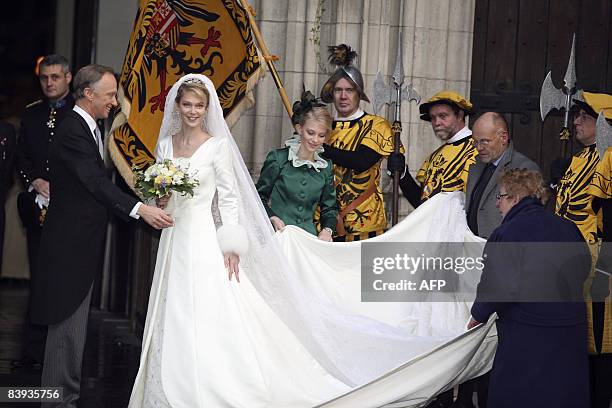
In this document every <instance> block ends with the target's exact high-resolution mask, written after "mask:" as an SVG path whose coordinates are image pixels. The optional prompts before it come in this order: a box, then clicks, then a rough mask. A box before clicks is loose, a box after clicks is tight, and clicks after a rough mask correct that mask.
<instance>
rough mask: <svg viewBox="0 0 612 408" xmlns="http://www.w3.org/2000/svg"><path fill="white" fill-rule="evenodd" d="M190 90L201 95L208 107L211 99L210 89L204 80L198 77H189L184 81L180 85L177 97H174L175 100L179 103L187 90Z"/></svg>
mask: <svg viewBox="0 0 612 408" xmlns="http://www.w3.org/2000/svg"><path fill="white" fill-rule="evenodd" d="M189 91H191V92H193V93H195V94H196V95H198V97H200V98H201V99H202V100H203V101H204V104H205V105H206V107H208V102H209V101H210V94H209V93H208V89H206V85H204V82H202V81H199V80H197V79H194V80H191V79H188V80H186V81H185V82H183V83H182V84H181V86H179V89H178V90H177V91H176V98H175V99H174V100H175V102H176V103H177V104H178V103H180V102H181V99H182V98H183V96H184V95H185V92H189Z"/></svg>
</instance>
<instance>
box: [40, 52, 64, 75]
mask: <svg viewBox="0 0 612 408" xmlns="http://www.w3.org/2000/svg"><path fill="white" fill-rule="evenodd" d="M51 65H59V66H61V67H62V72H63V73H64V74H67V73H69V72H70V63H69V62H68V59H67V58H66V57H64V56H63V55H59V54H51V55H47V56H46V57H45V58H43V59H42V61H40V65H39V68H42V67H50V66H51Z"/></svg>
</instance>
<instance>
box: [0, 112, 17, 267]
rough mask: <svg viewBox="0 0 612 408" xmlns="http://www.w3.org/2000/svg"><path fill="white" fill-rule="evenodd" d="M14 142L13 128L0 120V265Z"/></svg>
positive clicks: (0, 262)
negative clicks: (5, 204) (5, 205)
mask: <svg viewBox="0 0 612 408" xmlns="http://www.w3.org/2000/svg"><path fill="white" fill-rule="evenodd" d="M15 143H16V138H15V128H13V126H12V125H10V124H8V123H5V122H0V265H2V247H3V246H4V226H5V222H4V221H5V214H4V203H5V202H6V195H7V193H8V190H9V188H10V187H11V185H12V184H13V166H14V161H15Z"/></svg>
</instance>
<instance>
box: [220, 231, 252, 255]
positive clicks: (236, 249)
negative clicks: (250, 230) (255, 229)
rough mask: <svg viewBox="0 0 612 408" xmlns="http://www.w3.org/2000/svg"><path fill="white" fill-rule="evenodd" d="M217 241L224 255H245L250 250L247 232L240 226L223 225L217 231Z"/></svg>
mask: <svg viewBox="0 0 612 408" xmlns="http://www.w3.org/2000/svg"><path fill="white" fill-rule="evenodd" d="M217 241H219V248H221V252H223V253H227V252H233V253H235V254H238V255H244V254H246V253H247V251H248V250H249V239H248V237H247V233H246V230H245V229H244V228H243V227H241V226H240V225H222V226H221V228H219V229H218V230H217Z"/></svg>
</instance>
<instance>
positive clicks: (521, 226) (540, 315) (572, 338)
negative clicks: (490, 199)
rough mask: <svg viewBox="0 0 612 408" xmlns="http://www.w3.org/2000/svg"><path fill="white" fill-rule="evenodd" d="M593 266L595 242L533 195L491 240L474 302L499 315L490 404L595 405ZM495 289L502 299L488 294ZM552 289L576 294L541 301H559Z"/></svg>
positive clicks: (481, 314) (477, 313) (484, 316)
mask: <svg viewBox="0 0 612 408" xmlns="http://www.w3.org/2000/svg"><path fill="white" fill-rule="evenodd" d="M511 243H512V244H511ZM521 243H528V244H521ZM552 243H556V244H552ZM502 245H503V246H502ZM544 249H548V250H544ZM555 249H556V250H555ZM589 269H590V254H589V250H588V247H587V245H586V243H584V240H583V238H582V235H581V234H580V231H579V230H578V228H577V227H576V226H575V225H574V224H573V223H572V222H570V221H568V220H566V219H563V218H561V217H558V216H556V215H554V214H552V213H548V212H546V211H545V210H544V207H543V206H542V205H541V204H540V203H539V202H538V201H537V200H536V199H534V198H530V197H527V198H524V199H523V200H521V201H519V202H518V203H517V204H516V205H515V206H514V207H513V208H512V209H511V210H510V211H509V212H508V213H507V215H506V217H505V218H504V220H503V223H502V224H501V225H500V226H499V227H498V228H497V229H496V230H495V231H494V232H493V234H492V235H491V238H490V239H489V241H488V242H487V245H486V247H485V268H484V271H483V274H482V277H481V281H480V283H479V285H478V293H477V297H476V302H475V303H474V305H473V306H472V316H474V318H475V319H476V320H478V321H480V322H486V321H487V320H488V318H489V316H490V315H491V314H493V313H494V312H497V314H498V317H499V318H498V320H497V322H496V323H497V334H498V339H499V343H498V347H497V352H496V354H495V360H494V362H493V370H492V372H491V380H490V384H489V399H488V406H490V407H495V408H504V407H512V408H515V407H521V408H529V407H534V408H535V407H538V408H541V407H555V408H563V407H567V408H587V407H588V406H589V388H588V356H587V320H586V309H585V305H584V303H583V302H582V301H581V299H582V283H583V282H584V279H585V278H586V276H587V274H588V271H589ZM495 288H496V289H497V295H498V296H499V297H500V298H499V299H492V298H490V297H487V296H491V293H494V292H495ZM551 288H555V291H551V290H550V289H551ZM552 292H556V294H557V296H558V297H559V298H558V299H557V300H562V299H563V300H565V299H567V298H571V299H574V300H576V301H573V302H569V301H548V302H542V301H540V302H538V300H544V299H549V300H555V297H554V296H553V295H554V293H552ZM485 300H486V301H485ZM502 300H503V301H502ZM530 300H531V301H530Z"/></svg>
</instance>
